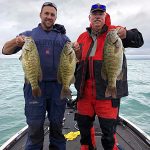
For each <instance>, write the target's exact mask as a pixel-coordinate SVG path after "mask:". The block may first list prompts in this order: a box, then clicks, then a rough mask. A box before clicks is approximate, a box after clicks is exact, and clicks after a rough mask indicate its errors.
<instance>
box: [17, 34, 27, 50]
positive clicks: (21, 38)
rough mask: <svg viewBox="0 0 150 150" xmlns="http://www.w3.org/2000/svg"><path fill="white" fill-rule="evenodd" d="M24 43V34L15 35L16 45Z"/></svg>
mask: <svg viewBox="0 0 150 150" xmlns="http://www.w3.org/2000/svg"><path fill="white" fill-rule="evenodd" d="M24 43H25V36H24V35H20V36H17V37H16V44H17V46H19V47H22V46H23V44H24Z"/></svg>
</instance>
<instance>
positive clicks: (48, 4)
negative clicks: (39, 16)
mask: <svg viewBox="0 0 150 150" xmlns="http://www.w3.org/2000/svg"><path fill="white" fill-rule="evenodd" d="M44 6H51V7H54V8H55V9H56V10H57V6H56V5H55V4H54V3H51V2H45V3H44V4H43V5H42V8H43V7H44Z"/></svg>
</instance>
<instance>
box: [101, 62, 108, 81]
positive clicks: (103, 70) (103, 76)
mask: <svg viewBox="0 0 150 150" xmlns="http://www.w3.org/2000/svg"><path fill="white" fill-rule="evenodd" d="M101 76H102V79H104V80H107V76H106V69H105V67H104V64H103V66H102V69H101Z"/></svg>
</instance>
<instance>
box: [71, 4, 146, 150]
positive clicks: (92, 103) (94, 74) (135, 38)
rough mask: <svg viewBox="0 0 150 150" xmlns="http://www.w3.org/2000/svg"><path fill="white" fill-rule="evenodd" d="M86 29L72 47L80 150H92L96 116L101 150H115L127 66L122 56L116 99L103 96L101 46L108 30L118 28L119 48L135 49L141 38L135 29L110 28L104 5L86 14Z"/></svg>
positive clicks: (103, 82)
mask: <svg viewBox="0 0 150 150" xmlns="http://www.w3.org/2000/svg"><path fill="white" fill-rule="evenodd" d="M89 21H90V27H88V28H87V31H86V32H84V33H82V34H81V35H80V36H79V38H78V40H77V42H75V44H74V50H75V52H76V56H77V58H78V59H79V63H78V64H77V68H76V72H75V77H76V82H75V87H76V89H77V99H78V102H77V111H78V114H77V122H78V126H79V130H80V133H81V140H80V142H81V150H95V149H96V142H95V136H94V128H93V121H94V117H95V115H97V116H98V119H99V122H100V127H101V129H102V133H103V135H102V139H101V141H102V145H103V148H104V150H118V147H117V145H116V143H117V142H116V137H115V132H116V124H117V123H116V122H117V117H118V113H119V105H120V99H121V98H122V97H124V96H127V95H128V83H127V64H126V57H125V55H124V57H123V65H122V71H123V72H124V74H123V80H119V81H117V84H116V85H117V98H115V99H114V98H112V97H105V90H106V87H107V81H105V80H104V79H102V77H101V67H102V61H103V47H104V41H105V38H106V34H107V33H108V31H109V30H111V29H114V28H118V27H119V28H120V29H119V31H118V35H119V37H120V38H121V39H122V42H123V46H124V47H125V48H127V47H134V48H138V47H141V46H142V45H143V43H144V42H143V37H142V35H141V33H140V32H139V31H138V30H137V29H131V30H127V29H126V28H124V27H121V26H114V25H111V20H110V16H109V14H108V13H106V6H105V5H101V4H95V5H92V7H91V10H90V15H89Z"/></svg>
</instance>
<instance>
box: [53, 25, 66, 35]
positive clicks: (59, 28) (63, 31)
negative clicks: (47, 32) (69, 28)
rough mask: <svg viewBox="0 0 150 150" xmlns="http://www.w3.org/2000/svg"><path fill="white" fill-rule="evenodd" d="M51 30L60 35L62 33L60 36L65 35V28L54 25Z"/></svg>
mask: <svg viewBox="0 0 150 150" xmlns="http://www.w3.org/2000/svg"><path fill="white" fill-rule="evenodd" d="M53 30H56V31H58V32H60V33H62V34H66V29H65V27H64V26H63V25H61V24H55V25H54V26H53Z"/></svg>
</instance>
